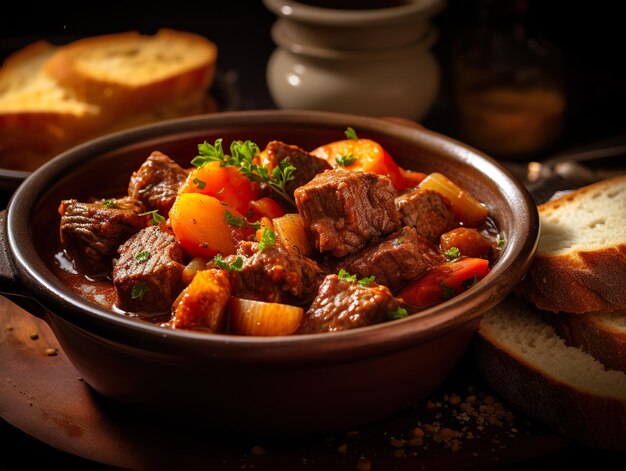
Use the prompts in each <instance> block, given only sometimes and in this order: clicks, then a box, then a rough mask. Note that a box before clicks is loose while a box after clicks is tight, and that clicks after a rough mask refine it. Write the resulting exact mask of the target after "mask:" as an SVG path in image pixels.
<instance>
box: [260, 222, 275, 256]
mask: <svg viewBox="0 0 626 471" xmlns="http://www.w3.org/2000/svg"><path fill="white" fill-rule="evenodd" d="M275 243H276V233H275V232H274V231H273V230H271V229H270V228H269V227H265V228H264V229H263V234H262V235H261V240H259V250H258V251H259V252H263V250H265V249H266V248H268V247H272V246H273V245H274V244H275Z"/></svg>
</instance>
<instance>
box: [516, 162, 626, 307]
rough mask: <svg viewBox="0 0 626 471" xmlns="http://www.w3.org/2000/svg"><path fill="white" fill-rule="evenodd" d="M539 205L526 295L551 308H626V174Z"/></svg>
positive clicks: (524, 289)
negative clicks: (536, 239) (537, 232)
mask: <svg viewBox="0 0 626 471" xmlns="http://www.w3.org/2000/svg"><path fill="white" fill-rule="evenodd" d="M538 210H539V215H540V218H541V237H540V240H539V246H538V248H537V253H536V256H535V259H534V261H533V263H532V265H531V267H530V270H529V271H528V273H527V275H526V277H525V279H524V282H523V285H522V290H523V293H524V295H525V296H526V297H527V298H528V299H529V300H530V301H532V302H533V303H534V304H535V306H536V307H537V308H539V309H542V310H546V311H552V312H559V311H562V312H569V313H588V312H599V311H624V310H626V174H625V175H621V176H617V177H613V178H610V179H607V180H604V181H601V182H598V183H594V184H592V185H588V186H585V187H583V188H580V189H578V190H576V191H574V192H572V193H569V194H567V195H565V196H563V197H561V198H558V199H556V200H553V201H550V202H548V203H545V204H543V205H540V206H539V208H538Z"/></svg>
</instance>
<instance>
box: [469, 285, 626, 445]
mask: <svg viewBox="0 0 626 471" xmlns="http://www.w3.org/2000/svg"><path fill="white" fill-rule="evenodd" d="M475 347H476V348H475V352H476V359H477V363H478V367H479V370H480V372H481V374H482V376H483V377H484V379H485V380H486V381H487V383H488V384H489V385H490V386H491V387H493V388H494V389H495V390H496V391H497V392H498V393H499V394H500V395H501V396H502V397H503V398H505V399H506V400H507V401H508V402H509V403H511V404H512V405H514V406H516V407H519V408H520V409H521V410H523V411H524V412H525V413H527V414H528V415H529V416H531V417H533V418H535V419H536V420H539V421H541V422H543V423H545V424H547V425H548V426H550V427H554V428H556V429H558V430H559V431H560V432H561V433H562V434H563V435H565V436H568V437H570V438H572V439H575V440H578V441H580V442H582V443H585V444H587V445H590V446H593V447H599V448H606V449H612V450H620V451H625V450H626V374H624V373H622V372H621V371H615V370H607V369H606V368H605V367H604V366H603V365H602V364H601V363H600V362H598V361H597V360H596V359H595V358H593V357H592V356H591V355H589V354H587V353H585V352H583V351H582V350H581V349H579V348H575V347H569V346H567V345H566V344H565V341H564V340H563V339H562V338H561V337H559V336H558V335H557V333H556V332H555V330H554V329H553V328H552V326H550V324H548V323H547V322H545V321H544V320H543V319H542V317H541V315H540V313H539V312H538V311H537V310H536V309H535V308H534V307H533V306H532V305H531V304H530V303H526V302H525V301H524V300H521V299H516V298H515V297H514V296H509V298H507V299H505V300H504V301H503V302H501V303H500V304H498V305H497V306H496V307H495V308H493V309H491V310H490V311H489V312H487V313H486V314H485V315H484V316H483V317H482V319H481V321H480V325H479V331H478V336H477V338H476V344H475Z"/></svg>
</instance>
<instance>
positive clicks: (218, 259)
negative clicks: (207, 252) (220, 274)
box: [213, 254, 243, 271]
mask: <svg viewBox="0 0 626 471" xmlns="http://www.w3.org/2000/svg"><path fill="white" fill-rule="evenodd" d="M213 263H214V264H215V266H216V267H217V268H221V269H223V270H229V271H241V269H242V268H243V258H241V257H237V258H236V259H235V261H234V262H232V263H228V262H227V261H226V260H224V258H223V257H222V256H221V255H220V254H217V255H216V256H215V257H213Z"/></svg>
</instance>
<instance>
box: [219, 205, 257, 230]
mask: <svg viewBox="0 0 626 471" xmlns="http://www.w3.org/2000/svg"><path fill="white" fill-rule="evenodd" d="M224 219H226V222H227V223H228V224H230V225H231V226H235V227H243V226H250V227H251V228H252V229H254V230H255V231H258V230H259V229H261V223H260V222H249V221H248V220H247V219H246V218H245V217H243V216H241V217H237V216H235V215H234V214H233V213H231V212H230V211H229V210H228V209H225V210H224Z"/></svg>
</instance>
